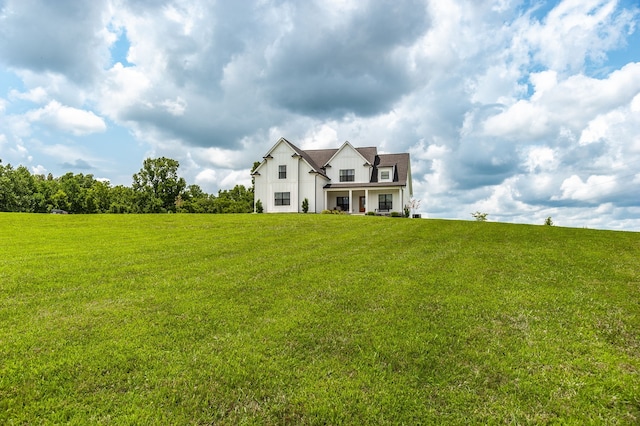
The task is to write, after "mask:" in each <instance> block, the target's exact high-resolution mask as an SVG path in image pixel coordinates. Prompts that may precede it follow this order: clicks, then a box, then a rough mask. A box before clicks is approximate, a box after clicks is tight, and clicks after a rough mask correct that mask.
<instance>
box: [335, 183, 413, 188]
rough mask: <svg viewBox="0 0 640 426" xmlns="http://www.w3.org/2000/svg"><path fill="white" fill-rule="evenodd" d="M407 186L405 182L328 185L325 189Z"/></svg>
mask: <svg viewBox="0 0 640 426" xmlns="http://www.w3.org/2000/svg"><path fill="white" fill-rule="evenodd" d="M399 186H405V184H404V183H403V182H382V183H381V182H360V183H328V184H326V185H325V186H324V189H359V188H360V189H384V188H389V187H394V188H395V187H399Z"/></svg>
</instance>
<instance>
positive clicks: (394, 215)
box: [390, 212, 402, 217]
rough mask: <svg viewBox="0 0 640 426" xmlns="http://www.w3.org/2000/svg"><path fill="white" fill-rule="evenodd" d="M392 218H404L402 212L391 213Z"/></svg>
mask: <svg viewBox="0 0 640 426" xmlns="http://www.w3.org/2000/svg"><path fill="white" fill-rule="evenodd" d="M390 216H391V217H402V214H401V213H400V212H391V213H390Z"/></svg>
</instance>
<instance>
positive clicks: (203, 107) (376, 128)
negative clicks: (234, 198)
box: [0, 0, 640, 231]
mask: <svg viewBox="0 0 640 426" xmlns="http://www.w3.org/2000/svg"><path fill="white" fill-rule="evenodd" d="M639 26H640V3H638V1H637V0H619V1H615V0H565V1H544V0H539V1H537V0H520V1H518V0H513V1H511V0H448V1H441V0H405V1H402V0H400V1H399V0H391V1H387V0H353V1H352V0H304V1H302V0H300V1H287V0H255V1H251V0H235V1H226V0H218V1H213V0H184V1H182V0H100V1H99V0H96V1H77V0H56V1H55V2H54V1H50V0H0V159H1V160H2V162H3V164H5V165H6V164H7V163H9V164H12V165H14V166H18V165H24V166H26V167H28V168H29V170H31V172H32V173H36V174H48V173H52V174H53V175H54V176H61V175H63V174H65V173H68V172H73V173H83V174H92V175H94V177H96V178H100V179H108V180H109V181H110V182H111V184H112V185H114V186H115V185H126V186H131V184H132V175H133V174H134V173H136V172H138V171H139V170H140V168H141V167H142V163H143V161H144V159H145V158H157V157H161V156H165V157H170V158H173V159H175V160H178V161H179V162H180V169H179V174H180V175H181V176H182V177H184V178H185V179H186V181H187V183H188V184H198V185H200V186H201V187H202V189H203V190H205V191H206V192H209V193H214V194H215V193H217V191H218V190H219V189H231V188H233V186H235V185H236V184H243V185H245V186H249V185H250V184H251V178H250V175H249V172H250V169H251V166H252V165H253V163H254V161H260V160H262V156H263V155H265V153H266V152H267V151H269V149H270V148H271V147H272V146H273V145H274V144H275V143H276V142H277V140H278V139H279V138H280V137H284V138H286V139H287V140H289V141H290V142H292V143H294V144H295V145H297V146H299V147H300V148H303V149H323V148H338V147H339V146H341V145H342V143H344V141H349V142H350V143H351V144H352V145H354V146H357V147H358V146H362V147H364V146H376V147H378V151H379V152H380V153H397V152H409V153H410V154H411V168H412V175H413V189H414V198H416V199H418V200H420V208H419V212H420V213H422V215H423V217H427V218H445V219H464V220H473V217H472V216H471V213H473V212H476V211H480V212H485V213H488V220H489V221H498V222H510V223H527V224H539V225H541V224H543V223H544V220H545V218H547V217H552V220H553V222H554V223H555V224H556V225H558V226H568V227H583V228H596V229H619V230H629V231H640V28H639Z"/></svg>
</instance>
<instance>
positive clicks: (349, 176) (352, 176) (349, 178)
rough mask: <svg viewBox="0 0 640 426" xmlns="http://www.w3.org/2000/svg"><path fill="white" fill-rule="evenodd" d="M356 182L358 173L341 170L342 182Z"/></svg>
mask: <svg viewBox="0 0 640 426" xmlns="http://www.w3.org/2000/svg"><path fill="white" fill-rule="evenodd" d="M355 180H356V171H355V170H354V169H343V170H340V182H353V181H355Z"/></svg>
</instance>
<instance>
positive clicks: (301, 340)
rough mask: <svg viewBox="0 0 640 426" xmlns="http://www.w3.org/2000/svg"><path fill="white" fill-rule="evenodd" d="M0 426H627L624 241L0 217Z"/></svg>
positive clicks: (635, 334) (174, 218)
mask: <svg viewBox="0 0 640 426" xmlns="http://www.w3.org/2000/svg"><path fill="white" fill-rule="evenodd" d="M0 235H1V242H2V243H1V245H0V423H2V424H23V423H28V424H40V423H67V422H68V423H75V424H86V423H92V424H96V423H98V424H100V423H104V424H151V423H164V424H210V423H215V424H238V423H249V424H283V423H291V424H341V423H343V424H385V423H387V424H397V423H405V424H416V423H442V424H455V423H503V422H507V423H546V422H558V423H575V424H585V423H601V422H602V423H620V424H628V423H636V422H639V421H640V234H638V233H629V232H612V231H596V230H586V229H568V228H558V227H548V226H526V225H509V224H499V223H479V222H459V221H441V220H408V219H395V218H382V217H350V216H333V215H87V216H75V215H69V216H64V215H34V214H32V215H27V214H0Z"/></svg>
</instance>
